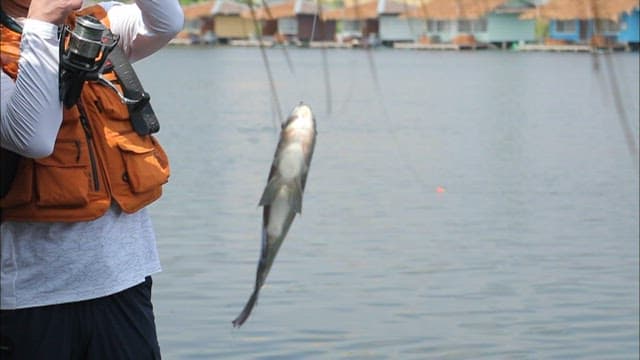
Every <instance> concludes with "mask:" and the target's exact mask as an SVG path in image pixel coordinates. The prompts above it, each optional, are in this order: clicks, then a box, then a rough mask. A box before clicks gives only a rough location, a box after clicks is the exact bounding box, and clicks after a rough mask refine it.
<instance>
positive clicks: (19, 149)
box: [0, 0, 184, 309]
mask: <svg viewBox="0 0 640 360" xmlns="http://www.w3.org/2000/svg"><path fill="white" fill-rule="evenodd" d="M100 5H101V6H103V8H104V9H105V10H107V14H108V16H109V22H110V25H111V30H112V31H113V32H114V33H115V34H118V35H120V42H119V46H122V48H123V49H124V52H125V54H127V56H128V57H129V59H130V60H131V61H136V60H139V59H142V58H144V57H146V56H149V55H151V54H152V53H154V52H156V51H157V50H159V49H160V48H162V47H163V46H164V45H166V44H167V42H168V41H169V40H170V39H171V38H173V37H174V36H175V34H177V32H178V31H179V30H180V29H181V28H182V25H183V19H184V18H183V14H182V10H181V8H180V5H179V3H178V1H177V0H136V2H135V3H134V4H122V3H119V2H104V3H100ZM18 21H19V22H22V24H23V32H22V42H21V48H20V51H21V52H20V55H21V57H20V61H19V72H18V77H17V79H16V81H15V82H14V81H13V80H12V79H11V78H10V77H9V76H8V75H6V74H5V73H4V72H2V73H1V75H0V76H1V91H2V92H1V96H0V114H1V118H0V146H2V147H3V148H6V149H9V150H12V151H14V152H16V153H18V154H20V155H22V156H25V157H30V158H40V157H44V156H47V155H49V154H50V153H51V152H52V151H53V146H54V143H55V139H56V136H57V132H58V129H59V127H60V124H61V122H62V112H63V108H62V104H61V102H60V100H59V95H58V94H59V92H58V64H59V58H58V57H59V53H58V39H57V31H58V28H57V26H56V25H54V24H50V23H46V22H42V21H38V20H33V19H25V20H20V19H18ZM0 246H1V259H0V308H1V309H16V308H26V307H33V306H42V305H51V304H60V303H66V302H73V301H80V300H86V299H92V298H96V297H101V296H106V295H110V294H113V293H116V292H118V291H121V290H124V289H126V288H128V287H131V286H133V285H135V284H137V283H139V282H141V281H143V280H144V277H145V276H147V275H150V274H152V273H155V272H157V271H160V262H159V258H158V254H157V250H156V242H155V235H154V232H153V228H152V224H151V221H150V219H149V216H148V214H147V211H146V210H145V209H143V210H141V211H138V212H137V213H134V214H126V213H123V212H122V211H121V210H120V209H119V208H118V206H117V205H116V204H113V205H112V206H111V208H110V210H109V211H108V212H107V213H106V214H105V215H104V216H102V217H100V218H98V219H96V220H93V221H87V222H77V223H51V222H12V221H5V222H3V223H2V225H1V226H0Z"/></svg>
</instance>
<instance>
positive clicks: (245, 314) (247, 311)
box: [233, 289, 258, 327]
mask: <svg viewBox="0 0 640 360" xmlns="http://www.w3.org/2000/svg"><path fill="white" fill-rule="evenodd" d="M257 301H258V290H257V289H256V291H254V292H253V294H251V297H250V298H249V301H247V304H246V305H245V306H244V309H242V311H241V312H240V315H238V317H237V318H236V319H235V320H233V327H240V326H242V324H244V322H245V321H247V319H248V318H249V315H251V310H253V307H254V306H255V305H256V302H257Z"/></svg>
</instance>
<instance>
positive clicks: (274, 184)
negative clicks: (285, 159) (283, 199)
mask: <svg viewBox="0 0 640 360" xmlns="http://www.w3.org/2000/svg"><path fill="white" fill-rule="evenodd" d="M281 186H282V180H281V178H280V177H277V176H276V177H273V178H271V179H270V180H269V182H268V183H267V186H265V188H264V191H263V192H262V196H261V197H260V202H259V203H258V206H266V205H270V204H271V203H272V202H273V199H274V198H275V197H276V195H277V194H278V190H280V187H281Z"/></svg>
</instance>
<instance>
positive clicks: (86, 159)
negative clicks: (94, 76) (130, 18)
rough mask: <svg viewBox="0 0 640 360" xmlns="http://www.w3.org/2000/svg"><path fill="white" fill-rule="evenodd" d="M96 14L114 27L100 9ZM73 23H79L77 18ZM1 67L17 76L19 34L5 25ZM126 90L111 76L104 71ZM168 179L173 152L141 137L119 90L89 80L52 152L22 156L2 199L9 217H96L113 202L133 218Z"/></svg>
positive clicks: (5, 217) (0, 32) (95, 8)
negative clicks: (169, 156) (44, 155)
mask: <svg viewBox="0 0 640 360" xmlns="http://www.w3.org/2000/svg"><path fill="white" fill-rule="evenodd" d="M86 14H91V15H93V16H94V17H96V18H98V19H99V20H100V21H101V22H102V23H103V24H104V25H105V26H109V22H108V18H107V14H106V12H105V11H104V9H103V8H102V7H100V6H97V5H96V6H91V7H88V8H86V9H83V10H82V11H81V12H79V13H77V14H76V15H77V16H79V15H86ZM76 15H72V16H70V17H69V21H68V22H69V24H70V25H71V26H73V25H74V24H75V16H76ZM0 35H1V42H0V54H1V57H0V60H1V65H2V70H3V71H4V72H5V73H6V74H8V75H9V76H11V77H12V78H13V79H14V80H15V79H16V78H17V76H19V74H18V59H19V57H20V39H21V35H20V34H19V33H16V32H14V31H12V30H10V29H9V28H7V27H5V26H3V25H0ZM103 76H104V77H105V78H107V79H108V80H109V81H111V82H112V83H113V84H114V85H115V86H116V87H117V88H118V89H119V90H120V91H122V89H121V87H120V85H119V84H118V81H117V77H116V75H115V73H113V72H112V71H110V72H107V73H105V74H103ZM168 178H169V162H168V159H167V155H166V154H165V152H164V150H163V149H162V147H161V146H160V144H159V143H158V142H157V141H156V139H155V138H154V137H153V136H150V135H148V136H140V135H138V134H137V133H136V132H135V131H134V130H133V127H132V125H131V122H130V120H129V111H128V108H127V106H126V105H125V104H123V103H122V102H121V101H120V98H119V97H118V95H117V94H116V93H115V91H114V90H113V89H110V88H108V87H107V86H105V85H102V84H99V83H97V82H85V84H84V87H83V89H82V94H81V96H80V100H79V101H78V104H77V105H75V106H73V107H71V108H70V109H66V108H65V109H64V114H63V120H62V125H61V126H60V130H59V132H58V136H57V138H56V142H55V147H54V150H53V153H52V154H51V155H50V156H48V157H45V158H42V159H29V158H24V157H23V158H21V159H20V161H19V163H18V170H17V173H16V177H15V179H14V180H13V183H12V184H11V187H10V189H9V192H8V193H7V195H6V196H5V197H4V198H2V199H0V207H1V208H2V218H3V220H12V221H62V222H76V221H86V220H93V219H96V218H98V217H100V216H101V215H103V214H104V213H105V212H106V211H107V209H108V208H109V207H110V205H111V201H112V200H114V201H116V202H117V203H118V205H119V206H120V207H121V208H122V210H123V211H125V212H127V213H133V212H135V211H138V210H139V209H141V208H143V207H144V206H146V205H148V204H149V203H151V202H153V201H154V200H156V199H157V198H159V197H160V195H161V193H162V185H163V184H164V183H166V182H167V180H168Z"/></svg>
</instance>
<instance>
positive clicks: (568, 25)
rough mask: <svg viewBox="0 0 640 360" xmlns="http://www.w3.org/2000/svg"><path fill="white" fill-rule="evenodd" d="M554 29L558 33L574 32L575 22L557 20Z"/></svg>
mask: <svg viewBox="0 0 640 360" xmlns="http://www.w3.org/2000/svg"><path fill="white" fill-rule="evenodd" d="M556 31H557V32H559V33H575V32H576V22H575V21H574V20H558V21H556Z"/></svg>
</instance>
